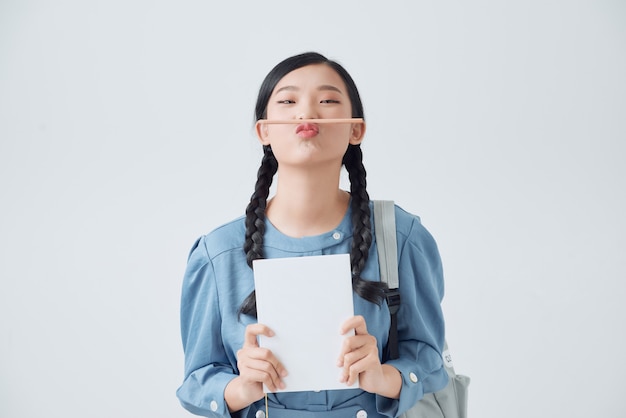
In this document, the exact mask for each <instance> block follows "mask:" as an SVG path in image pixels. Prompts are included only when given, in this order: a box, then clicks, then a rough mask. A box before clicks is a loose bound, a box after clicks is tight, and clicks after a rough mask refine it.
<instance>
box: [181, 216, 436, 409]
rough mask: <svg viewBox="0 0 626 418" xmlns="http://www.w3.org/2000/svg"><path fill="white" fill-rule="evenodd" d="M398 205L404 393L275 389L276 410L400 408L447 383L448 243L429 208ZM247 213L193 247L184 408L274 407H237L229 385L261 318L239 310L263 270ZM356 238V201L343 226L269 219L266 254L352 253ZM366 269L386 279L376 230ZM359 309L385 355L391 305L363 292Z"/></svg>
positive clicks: (186, 286)
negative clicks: (444, 249)
mask: <svg viewBox="0 0 626 418" xmlns="http://www.w3.org/2000/svg"><path fill="white" fill-rule="evenodd" d="M370 205H371V204H370ZM395 212H396V230H397V241H398V270H399V281H400V285H399V288H400V293H401V305H400V309H399V311H398V314H397V315H398V348H399V358H398V359H395V360H389V361H387V362H386V363H387V364H390V365H392V366H394V367H395V368H396V369H398V371H399V372H400V374H401V375H402V389H401V393H400V399H390V398H386V397H384V396H380V395H376V394H371V393H368V392H365V391H363V390H360V389H346V390H331V391H319V392H283V393H278V394H269V395H268V404H269V416H270V417H271V418H281V417H311V418H322V417H325V418H330V417H341V418H345V417H358V418H361V417H369V418H373V417H396V416H399V415H400V414H401V413H402V412H404V411H406V410H407V409H409V408H410V407H411V406H413V405H414V404H415V402H417V401H418V400H419V399H421V397H422V396H423V395H424V393H427V392H434V391H437V390H439V389H441V388H443V387H444V386H445V385H446V383H447V379H448V376H447V373H446V371H445V369H444V367H443V362H442V358H441V351H442V349H443V344H444V337H445V336H444V320H443V314H442V310H441V300H442V298H443V293H444V285H443V273H442V266H441V259H440V256H439V251H438V249H437V245H436V243H435V241H434V239H433V237H432V236H431V235H430V233H429V232H428V231H427V230H426V229H425V228H424V227H423V226H422V224H421V222H420V219H419V217H417V216H415V215H412V214H410V213H408V212H406V211H404V210H403V209H401V208H399V207H398V206H396V208H395ZM244 222H245V219H244V218H243V217H242V218H238V219H236V220H234V221H232V222H230V223H228V224H225V225H223V226H221V227H219V228H217V229H215V230H214V231H212V232H211V233H209V234H208V235H205V236H202V237H200V238H199V239H198V240H197V241H196V243H195V244H194V245H193V248H192V249H191V252H190V254H189V259H188V263H187V269H186V272H185V276H184V281H183V288H182V299H181V333H182V340H183V348H184V352H185V372H184V380H183V383H182V385H181V386H180V387H179V389H178V391H177V396H178V398H179V400H180V402H181V404H182V405H183V407H185V408H186V409H187V410H189V411H190V412H192V413H194V414H197V415H201V416H207V417H231V416H232V417H256V418H259V417H264V416H265V401H264V400H260V401H257V402H255V403H253V404H252V405H250V406H248V407H247V408H244V409H243V410H241V411H237V412H234V413H230V412H229V411H228V407H227V405H226V402H225V400H224V388H225V387H226V385H227V384H228V383H229V382H230V380H231V379H233V378H234V377H236V376H237V374H238V369H237V357H236V353H237V351H238V350H239V349H240V348H241V347H242V346H243V337H244V332H245V328H246V326H247V325H248V324H250V323H253V322H256V319H255V318H252V317H248V316H241V317H239V316H238V315H237V310H238V308H239V306H240V305H241V303H242V302H243V300H244V299H245V298H246V297H247V296H248V295H249V294H250V292H252V290H253V289H254V277H253V272H252V269H250V267H248V265H247V263H246V255H245V253H244V251H243V241H244V237H245V225H244ZM373 222H374V220H373V219H372V225H373ZM372 234H373V235H374V233H373V232H372ZM351 242H352V222H351V210H350V209H348V211H347V213H346V215H345V216H344V218H343V220H342V222H341V223H340V224H339V226H337V228H335V229H333V230H332V231H329V232H327V233H325V234H321V235H317V236H311V237H304V238H292V237H288V236H285V235H284V234H282V233H281V232H279V231H278V230H277V229H276V228H275V227H274V226H273V225H272V224H271V223H270V222H269V221H266V233H265V238H264V251H265V257H266V258H278V257H301V256H312V255H326V254H347V253H350V248H351ZM361 276H362V277H363V278H364V279H367V280H373V281H380V274H379V264H378V255H377V247H376V237H375V236H374V237H373V242H372V246H371V248H370V251H369V258H368V260H367V263H366V265H365V268H364V270H363V272H362V275H361ZM322 303H323V301H320V304H322ZM354 312H355V314H357V315H362V316H363V317H364V318H365V321H366V324H367V329H368V332H369V333H370V334H372V335H373V336H375V337H376V339H377V342H378V352H379V353H381V356H382V353H383V351H384V350H383V349H384V347H385V345H386V343H387V337H388V332H389V324H390V317H389V310H388V308H387V305H386V304H385V303H383V304H382V305H380V306H379V305H376V304H374V303H371V302H368V301H366V300H364V299H362V298H361V297H359V296H357V295H356V294H355V295H354ZM381 361H382V359H381Z"/></svg>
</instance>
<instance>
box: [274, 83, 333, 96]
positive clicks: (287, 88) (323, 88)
mask: <svg viewBox="0 0 626 418" xmlns="http://www.w3.org/2000/svg"><path fill="white" fill-rule="evenodd" d="M298 90H300V87H296V86H284V87H281V88H279V89H278V90H276V91H275V92H274V94H278V93H280V92H281V91H298ZM317 90H318V91H336V92H337V93H339V94H343V92H342V91H341V90H339V89H338V88H337V87H335V86H332V85H330V84H322V85H321V86H319V87H318V88H317Z"/></svg>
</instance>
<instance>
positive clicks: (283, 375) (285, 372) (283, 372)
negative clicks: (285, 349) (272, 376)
mask: <svg viewBox="0 0 626 418" xmlns="http://www.w3.org/2000/svg"><path fill="white" fill-rule="evenodd" d="M288 374H289V373H287V370H283V371H282V372H280V376H281V377H285V376H287V375H288Z"/></svg>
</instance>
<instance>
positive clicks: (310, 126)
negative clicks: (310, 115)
mask: <svg viewBox="0 0 626 418" xmlns="http://www.w3.org/2000/svg"><path fill="white" fill-rule="evenodd" d="M302 131H315V132H319V127H318V126H317V125H316V124H314V123H301V124H300V125H298V127H297V128H296V133H300V132H302Z"/></svg>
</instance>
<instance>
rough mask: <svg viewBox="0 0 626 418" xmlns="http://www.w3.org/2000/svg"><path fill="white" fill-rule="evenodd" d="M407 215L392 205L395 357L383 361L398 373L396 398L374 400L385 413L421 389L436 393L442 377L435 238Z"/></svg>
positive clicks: (407, 403) (407, 404)
mask: <svg viewBox="0 0 626 418" xmlns="http://www.w3.org/2000/svg"><path fill="white" fill-rule="evenodd" d="M407 215H409V214H407V213H406V212H404V211H402V210H401V209H397V210H396V219H397V226H398V231H397V236H398V258H399V260H398V273H399V289H400V297H401V302H400V309H399V310H398V313H397V315H398V352H399V356H398V358H397V359H394V360H389V361H388V362H387V364H390V365H392V366H394V367H395V368H397V369H398V370H399V372H400V374H401V375H402V390H401V392H400V399H399V402H398V403H395V402H393V403H390V402H388V401H385V400H384V399H377V404H378V407H379V410H381V409H386V408H385V406H386V407H387V408H390V407H391V409H392V410H389V409H388V410H387V411H385V412H387V413H390V415H391V416H398V415H400V414H401V413H403V412H404V411H406V410H407V409H409V408H411V407H412V406H413V405H414V404H415V403H416V402H417V401H418V400H419V399H421V398H422V397H423V396H424V394H425V393H428V392H436V391H438V390H440V389H442V388H443V387H445V386H446V384H447V382H448V374H447V372H446V371H445V368H444V366H443V360H442V357H441V352H442V350H443V345H444V340H445V329H444V328H445V327H444V319H443V313H442V309H441V301H442V299H443V294H444V283H443V270H442V265H441V258H440V256H439V250H438V248H437V244H436V242H435V240H434V239H433V237H432V235H431V234H430V233H429V232H428V231H427V230H426V228H424V226H423V225H422V224H421V222H420V220H419V218H418V217H416V216H412V215H410V218H407ZM394 404H395V405H394ZM395 407H397V409H396V408H395ZM393 409H395V411H393ZM381 412H383V411H382V410H381Z"/></svg>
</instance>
